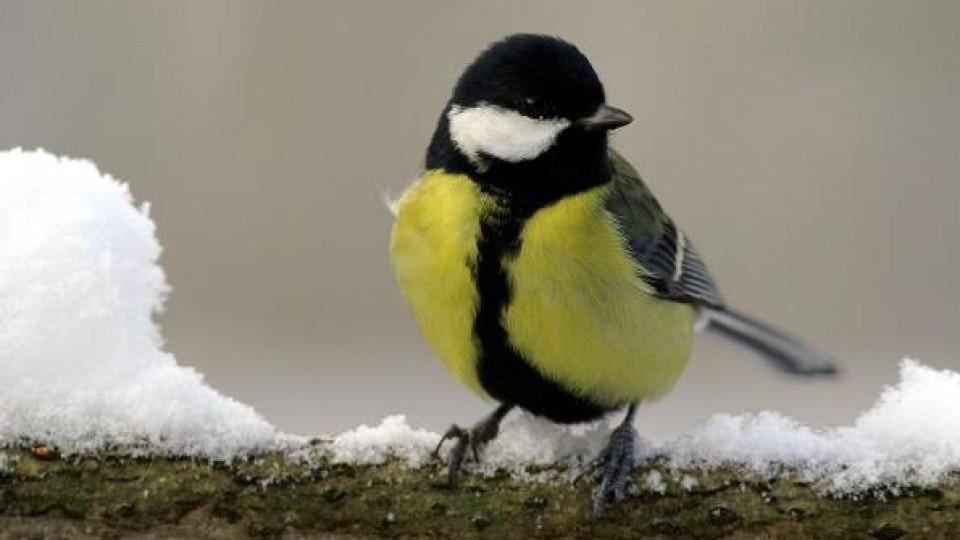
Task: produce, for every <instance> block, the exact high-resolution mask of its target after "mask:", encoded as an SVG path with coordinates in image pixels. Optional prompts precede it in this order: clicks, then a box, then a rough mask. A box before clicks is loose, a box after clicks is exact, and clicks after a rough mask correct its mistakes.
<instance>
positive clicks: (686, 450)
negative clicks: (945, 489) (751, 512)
mask: <svg viewBox="0 0 960 540" xmlns="http://www.w3.org/2000/svg"><path fill="white" fill-rule="evenodd" d="M662 450H663V452H664V453H665V454H667V455H668V456H669V457H670V459H671V462H672V465H673V466H675V467H689V466H707V467H715V466H722V465H740V466H744V467H746V468H748V469H750V470H753V471H757V472H762V473H774V472H777V470H778V469H779V468H781V467H782V466H786V467H789V468H793V469H796V471H797V472H798V474H800V475H801V476H802V477H804V478H805V479H806V480H808V481H813V482H816V483H817V484H818V485H819V486H821V487H822V488H824V489H825V490H827V491H832V492H839V493H850V492H858V491H862V490H865V489H869V488H871V487H875V486H887V487H890V486H893V487H895V486H898V485H905V484H915V485H930V484H934V483H936V482H938V481H941V480H943V479H944V477H945V476H946V475H948V474H949V473H951V472H953V471H958V470H960V373H956V372H953V371H949V370H936V369H933V368H930V367H926V366H923V365H921V364H919V363H918V362H916V361H913V360H909V359H906V360H904V361H903V362H902V364H901V367H900V382H899V383H898V384H897V385H896V386H893V387H888V388H886V389H885V390H884V391H883V393H882V394H881V395H880V398H879V399H878V400H877V402H876V404H874V406H873V407H872V408H871V409H870V410H868V411H867V412H865V413H863V414H862V415H861V416H860V417H859V418H857V419H856V421H855V422H854V423H853V425H852V426H843V427H835V428H823V429H813V428H810V427H806V426H803V425H801V424H800V423H798V422H797V421H796V420H792V419H790V418H787V417H785V416H783V415H781V414H779V413H775V412H761V413H756V414H748V415H741V416H733V415H729V414H720V415H716V416H714V417H713V418H711V419H710V420H709V421H707V422H706V423H704V424H703V425H702V426H700V427H699V428H698V429H696V430H695V431H693V432H692V433H690V434H688V435H686V436H683V437H681V438H679V439H678V440H676V441H674V442H672V443H670V444H667V445H666V446H664V448H663V449H662Z"/></svg>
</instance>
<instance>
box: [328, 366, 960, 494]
mask: <svg viewBox="0 0 960 540" xmlns="http://www.w3.org/2000/svg"><path fill="white" fill-rule="evenodd" d="M615 421H619V419H618V418H617V419H615ZM610 430H611V426H610V425H609V424H607V423H606V422H597V423H594V424H591V425H585V426H572V427H567V426H559V425H556V424H552V423H550V422H548V421H545V420H541V419H538V418H535V417H533V416H530V415H527V414H523V413H519V414H518V413H513V414H511V416H509V417H508V418H507V420H506V421H505V422H504V424H503V426H502V428H501V432H500V436H499V437H498V438H497V439H495V440H494V441H493V442H492V443H491V444H490V445H489V446H488V447H487V448H486V449H485V450H484V454H483V457H482V464H481V466H480V468H479V471H480V472H485V473H492V472H494V471H496V470H497V469H505V470H508V471H511V472H513V473H515V474H519V475H520V476H523V477H529V475H527V474H526V473H525V471H526V470H527V469H528V468H529V467H530V466H531V465H533V466H538V465H541V466H549V465H555V464H559V465H567V466H570V467H577V466H580V465H582V464H584V463H585V462H586V461H589V460H590V459H592V458H594V457H595V456H597V455H598V454H599V453H600V451H601V450H602V449H603V447H604V446H605V445H606V443H607V440H608V437H609V434H610ZM439 440H440V436H439V435H438V434H436V433H430V432H427V431H424V430H422V429H414V428H411V427H410V426H409V425H408V424H407V422H406V419H405V418H404V417H403V416H390V417H388V418H386V419H384V421H383V422H382V423H381V424H380V425H379V426H377V427H369V426H361V427H359V428H357V429H355V430H352V431H348V432H346V433H344V434H342V435H340V436H337V437H335V438H334V439H333V441H332V443H331V450H332V452H333V456H334V459H335V460H336V461H341V462H353V463H382V462H383V461H384V460H386V459H388V458H390V457H397V458H400V459H403V460H406V461H407V462H408V463H409V464H410V465H411V466H414V467H419V466H421V465H423V464H425V463H427V462H428V460H429V459H430V454H431V452H432V451H433V449H434V448H435V447H436V445H437V443H438V442H439ZM448 444H452V443H448ZM644 446H645V448H644V450H643V451H642V452H641V455H640V456H639V457H640V458H641V459H644V458H646V459H649V458H654V457H662V458H664V459H665V460H666V466H667V468H668V469H671V470H673V471H674V472H676V473H677V474H679V471H680V470H681V469H685V468H704V469H711V468H716V467H722V466H732V467H740V468H744V469H747V470H748V471H752V472H756V473H760V474H769V475H777V474H779V473H781V472H782V471H783V470H785V469H786V470H789V471H790V474H796V475H799V477H800V478H801V479H802V480H805V481H809V482H814V483H816V484H817V485H818V486H819V487H821V488H822V489H824V490H825V491H828V492H834V493H857V492H861V491H864V490H868V489H872V488H876V487H884V488H890V487H894V488H895V487H897V486H904V485H933V484H936V483H937V482H940V481H942V480H943V479H944V478H945V477H946V476H947V475H949V474H950V473H951V472H955V471H960V373H956V372H953V371H949V370H936V369H932V368H929V367H926V366H923V365H922V364H919V363H918V362H916V361H913V360H909V359H907V360H904V361H903V362H902V364H901V369H900V382H899V383H898V384H897V385H895V386H892V387H888V388H886V389H885V390H884V391H883V392H882V394H881V395H880V398H879V399H878V401H877V402H876V404H874V406H873V407H872V408H871V409H870V410H868V411H867V412H865V413H863V414H862V415H860V417H859V418H857V420H856V421H855V422H854V423H853V425H852V426H841V427H832V428H820V429H816V428H811V427H808V426H804V425H802V424H801V423H799V422H797V421H796V420H793V419H791V418H788V417H786V416H783V415H782V414H780V413H777V412H771V411H763V412H759V413H751V414H743V415H731V414H718V415H716V416H714V417H713V418H711V419H710V420H708V421H707V422H705V423H704V424H702V425H701V426H700V427H698V428H696V429H695V430H693V431H692V432H691V433H689V434H687V435H684V436H682V437H679V438H678V439H676V440H674V441H670V442H667V443H664V444H661V445H657V446H653V445H651V444H650V443H645V445H644ZM651 474H652V473H651ZM658 475H659V473H657V474H656V475H654V476H652V477H648V478H647V479H646V485H647V487H648V488H651V489H653V488H657V487H658V486H659V485H660V483H661V480H662V477H661V476H658ZM683 483H684V487H687V488H688V489H689V486H693V485H695V484H696V480H695V479H693V478H685V479H684V480H683ZM687 484H689V486H687Z"/></svg>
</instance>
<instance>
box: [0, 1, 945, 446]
mask: <svg viewBox="0 0 960 540" xmlns="http://www.w3.org/2000/svg"><path fill="white" fill-rule="evenodd" d="M958 28H960V3H958V2H955V1H950V0H946V1H942V2H934V1H918V2H899V1H877V0H860V1H844V2H835V1H833V0H830V1H808V2H802V3H801V2H772V1H766V0H763V1H759V0H758V1H751V2H747V1H737V2H723V3H720V2H711V1H702V2H668V1H663V2H655V3H651V2H633V1H630V2H603V3H585V2H557V1H549V2H548V1H538V2H532V1H531V2H523V3H516V2H507V1H491V0H488V1H485V2H481V3H466V2H463V3H454V2H446V1H439V0H438V1H434V2H423V1H420V2H414V1H408V2H367V1H356V0H352V1H343V2H289V1H288V2H282V3H281V2H247V1H237V0H229V1H205V2H126V1H116V2H98V1H84V2H79V1H56V2H46V1H36V0H31V1H22V2H12V1H6V0H0V148H9V147H13V146H24V147H27V148H33V147H43V148H46V149H48V150H51V151H53V152H56V153H61V154H69V155H72V156H78V157H87V158H91V159H93V160H95V161H96V162H97V163H98V164H99V165H100V167H101V168H102V169H103V170H105V171H107V172H109V173H111V174H113V175H115V176H117V177H119V178H122V179H124V180H126V181H127V182H129V183H130V184H131V185H132V189H133V192H134V194H135V196H136V197H137V199H138V200H148V201H151V202H152V203H153V217H154V219H155V220H156V222H157V224H158V227H159V236H160V239H161V242H162V243H163V245H164V246H165V252H164V255H163V259H162V263H163V265H164V267H165V268H166V270H167V272H168V275H169V279H170V281H171V282H172V284H173V286H174V288H175V290H174V294H173V296H172V298H171V301H170V302H169V304H168V310H167V312H166V313H165V314H164V315H163V316H162V317H160V322H161V323H162V325H163V331H164V335H165V336H166V339H167V341H168V346H169V348H170V350H172V351H173V352H174V353H176V355H177V357H178V359H179V361H180V362H181V363H182V364H187V365H191V366H195V367H196V368H198V369H199V370H200V371H202V372H204V373H205V374H206V375H207V379H208V380H209V382H210V383H211V384H212V385H213V386H215V387H216V388H218V389H219V390H221V391H222V392H224V393H225V394H227V395H230V396H233V397H235V398H237V399H240V400H242V401H244V402H246V403H249V404H251V405H253V406H254V407H256V409H257V410H259V411H260V412H261V413H263V414H264V415H265V416H266V417H267V418H268V419H270V420H271V421H273V422H274V423H275V424H276V425H278V426H279V427H281V428H282V429H285V430H289V431H293V432H298V433H305V434H310V433H318V432H325V433H331V432H338V431H340V430H343V429H346V428H348V427H351V426H353V425H356V424H357V423H360V422H367V423H369V422H377V421H378V420H379V419H380V418H381V417H382V416H383V415H385V414H388V413H392V412H404V413H407V414H408V416H409V417H410V420H411V422H412V423H414V424H419V425H424V426H427V427H430V428H432V429H435V430H439V429H442V428H444V427H446V426H447V425H448V424H449V423H450V422H451V421H458V422H461V423H467V422H472V421H473V420H474V419H475V417H478V416H479V415H480V414H482V413H484V412H485V411H486V410H487V408H488V405H487V404H485V403H484V402H482V401H481V400H480V399H478V398H476V397H474V396H473V395H471V394H470V393H468V391H467V390H466V389H464V388H461V387H460V386H458V385H457V384H456V383H455V382H454V381H453V380H452V379H451V378H449V377H448V376H447V375H446V373H445V371H444V370H443V368H442V366H441V365H440V363H439V362H437V361H436V360H435V359H434V358H432V356H431V354H430V353H429V352H428V351H427V349H426V348H425V346H424V344H423V343H422V341H421V339H420V336H419V333H418V330H417V328H416V327H415V325H414V322H413V320H412V318H411V316H410V315H409V313H408V311H407V308H406V306H405V305H404V303H403V301H402V299H401V297H400V294H399V292H398V291H397V289H396V287H395V285H394V281H393V276H392V271H391V269H390V266H389V262H388V258H387V242H388V235H389V228H390V223H391V217H390V215H389V214H388V213H387V211H386V210H385V208H384V205H383V203H382V193H383V192H384V191H389V192H391V193H394V194H396V193H399V191H400V190H401V189H402V188H403V186H404V185H406V184H407V183H408V182H409V181H411V180H412V179H414V178H415V177H416V176H417V174H418V171H419V167H420V162H421V158H422V156H423V151H424V148H425V146H426V143H427V140H428V138H429V136H430V134H431V132H432V130H433V127H434V124H435V121H436V119H437V116H438V114H439V112H440V110H441V107H442V105H443V103H444V101H445V100H446V99H447V97H448V92H449V90H450V88H451V86H452V84H453V82H454V80H455V79H456V77H457V76H458V74H459V72H460V70H461V69H462V67H463V66H464V65H465V64H466V63H467V62H468V61H470V60H471V58H472V57H473V56H474V55H475V54H476V53H477V52H478V51H479V50H480V49H481V48H482V47H484V46H485V45H486V44H487V43H488V42H490V41H492V40H495V39H497V38H499V37H501V36H503V35H505V34H507V33H511V32H515V31H532V32H546V33H551V34H556V35H559V36H562V37H564V38H566V39H568V40H570V41H572V42H574V43H576V44H577V45H578V46H579V47H580V48H581V49H582V50H583V51H584V52H585V53H586V54H587V56H588V57H589V58H591V59H592V61H593V63H594V66H595V67H596V69H597V71H598V72H599V73H600V75H601V78H602V79H603V80H604V82H605V84H606V88H607V93H608V96H609V101H610V103H612V104H615V105H617V106H619V107H623V108H625V109H626V110H628V111H630V112H632V113H633V114H634V115H635V116H636V117H637V118H638V121H637V122H635V123H634V124H632V125H631V126H629V127H628V128H626V129H623V130H622V131H619V132H617V135H616V139H615V144H616V146H617V147H618V148H620V149H621V150H622V152H623V153H624V154H625V155H626V156H627V157H628V158H630V159H631V160H632V161H633V162H634V164H635V165H636V166H637V167H638V168H639V169H640V171H641V172H642V173H643V174H644V175H645V177H646V178H647V180H648V181H649V183H650V184H652V185H653V187H654V189H655V190H656V192H657V193H658V194H659V196H660V199H661V202H662V203H664V205H665V206H666V207H667V208H668V209H669V210H670V211H671V213H672V214H673V215H674V216H675V218H676V219H677V220H678V221H679V222H680V223H681V224H682V225H683V226H684V227H685V228H686V229H687V231H688V232H689V233H690V234H691V236H692V237H693V238H694V239H695V241H696V242H697V244H698V246H699V248H700V250H701V251H702V252H703V254H704V256H705V258H706V259H707V261H708V262H709V263H710V265H711V268H712V270H713V272H714V274H715V276H716V277H717V278H718V280H719V281H720V283H721V284H722V286H723V288H724V292H725V294H726V296H727V297H728V299H730V300H731V302H732V303H734V304H736V305H737V306H738V307H740V308H741V309H743V310H746V311H750V312H753V313H756V314H762V315H763V316H764V317H766V318H768V319H769V320H772V321H775V322H776V323H778V324H779V325H781V326H783V327H785V328H789V329H791V330H792V331H794V332H796V333H797V334H799V335H802V336H804V337H805V338H806V339H807V340H809V341H810V342H812V343H815V344H817V345H819V346H820V347H821V348H822V349H825V350H830V351H833V352H835V353H836V354H837V355H838V356H839V357H840V358H841V359H842V361H843V366H844V368H845V375H844V377H843V378H842V379H840V380H837V381H833V382H810V381H796V380H790V379H786V378H784V377H782V376H780V375H777V374H776V373H773V372H772V371H771V370H769V369H767V368H766V367H765V366H764V365H762V364H761V363H760V362H759V361H757V360H755V359H754V358H753V357H751V356H750V355H749V354H747V353H744V352H741V351H738V350H734V349H731V348H729V347H727V346H726V345H725V344H723V343H719V342H715V341H712V340H710V339H709V338H701V339H700V340H699V341H698V342H697V345H696V350H695V355H694V358H693V360H692V362H691V364H690V367H689V369H688V371H687V373H686V375H685V377H684V378H683V379H682V380H681V382H680V384H679V386H678V387H677V389H676V391H675V392H674V393H673V394H672V395H670V396H669V397H667V398H666V399H664V400H663V401H661V402H658V403H656V404H653V405H650V406H648V407H646V408H645V409H643V412H642V414H641V417H640V421H639V425H640V426H641V429H642V430H644V431H645V432H646V433H647V434H648V435H651V436H654V437H657V438H664V437H669V436H671V435H675V434H677V433H680V432H682V431H683V430H685V429H687V428H689V427H690V426H691V425H693V424H694V423H696V422H697V421H699V420H702V419H705V418H707V417H708V416H709V415H710V414H712V413H714V412H719V411H731V412H733V411H744V410H755V409H762V408H774V409H779V410H781V411H784V412H786V413H788V414H791V415H794V416H796V417H798V418H800V419H801V420H804V421H808V422H812V423H818V424H819V423H841V422H848V421H850V420H851V419H852V418H853V417H854V416H855V414H856V413H857V412H858V411H860V410H863V409H864V408H866V407H868V406H869V405H870V404H871V403H872V402H873V400H874V399H875V397H876V395H877V394H878V392H879V390H880V389H881V387H882V386H883V385H884V384H888V383H892V382H894V381H895V380H896V378H897V363H898V361H899V359H900V358H901V357H902V356H904V355H912V356H915V357H918V358H920V359H922V360H923V361H924V362H926V363H928V364H931V365H934V366H939V367H951V368H957V369H960V355H958V354H957V351H958V348H960V332H958V330H960V292H958V287H957V285H956V279H957V276H958V274H960V241H958V239H957V231H958V226H960V98H958V96H960V60H958V58H960V32H958V31H957V29H958ZM0 196H2V194H0Z"/></svg>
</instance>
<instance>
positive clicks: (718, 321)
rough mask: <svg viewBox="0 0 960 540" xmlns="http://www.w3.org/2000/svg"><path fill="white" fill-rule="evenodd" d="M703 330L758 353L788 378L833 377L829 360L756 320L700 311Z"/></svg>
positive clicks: (733, 313)
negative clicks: (790, 376) (804, 376)
mask: <svg viewBox="0 0 960 540" xmlns="http://www.w3.org/2000/svg"><path fill="white" fill-rule="evenodd" d="M701 316H702V317H705V319H706V329H707V330H709V331H711V332H713V333H715V334H718V335H721V336H723V337H725V338H728V339H730V340H732V341H734V342H736V343H737V344H739V345H741V346H743V347H746V348H748V349H750V350H752V351H753V352H755V353H757V354H759V355H760V356H761V357H762V358H763V359H764V360H766V361H767V362H770V364H772V365H773V367H775V368H777V369H779V370H780V371H783V372H786V373H790V374H792V375H833V374H835V373H837V367H836V364H835V363H834V361H833V359H832V358H831V357H829V356H826V355H824V354H821V353H818V352H815V351H813V350H811V349H810V348H809V347H807V346H806V345H804V344H803V343H800V342H799V341H797V340H796V339H795V338H793V337H791V336H789V335H787V334H785V333H783V332H781V331H780V330H777V329H776V328H773V327H771V326H769V325H767V324H765V323H762V322H760V321H758V320H756V319H753V318H751V317H748V316H746V315H743V314H742V313H737V312H736V311H731V310H729V309H727V308H712V307H711V308H702V315H701Z"/></svg>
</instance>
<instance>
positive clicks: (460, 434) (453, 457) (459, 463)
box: [433, 424, 480, 485]
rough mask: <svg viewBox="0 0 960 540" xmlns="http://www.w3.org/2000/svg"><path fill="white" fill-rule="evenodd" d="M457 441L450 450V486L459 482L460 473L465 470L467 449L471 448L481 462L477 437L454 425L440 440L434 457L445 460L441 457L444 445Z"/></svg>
mask: <svg viewBox="0 0 960 540" xmlns="http://www.w3.org/2000/svg"><path fill="white" fill-rule="evenodd" d="M451 439H455V440H456V441H457V442H456V444H454V445H453V448H452V449H451V450H450V462H449V465H448V469H447V481H448V483H449V484H450V485H454V484H456V482H457V478H458V477H459V476H460V472H461V471H462V470H463V461H464V458H465V457H466V454H467V447H468V446H469V447H470V448H471V449H472V450H473V458H474V459H475V460H477V461H479V459H480V458H479V451H478V449H477V443H476V441H475V439H476V437H475V436H474V435H473V434H472V433H471V431H470V430H466V429H463V428H462V427H460V426H458V425H456V424H454V425H452V426H450V428H449V429H448V430H447V432H446V433H444V434H443V437H441V438H440V442H439V443H438V444H437V448H436V449H435V450H434V451H433V457H434V458H435V459H437V460H438V461H442V460H443V458H442V457H441V456H440V450H441V449H442V448H443V443H445V442H447V441H449V440H451Z"/></svg>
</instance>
